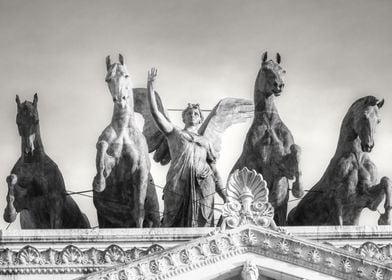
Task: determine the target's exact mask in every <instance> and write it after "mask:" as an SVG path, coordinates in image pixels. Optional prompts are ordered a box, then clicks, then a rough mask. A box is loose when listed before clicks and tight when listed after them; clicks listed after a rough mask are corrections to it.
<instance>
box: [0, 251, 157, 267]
mask: <svg viewBox="0 0 392 280" xmlns="http://www.w3.org/2000/svg"><path fill="white" fill-rule="evenodd" d="M162 250H163V247H161V246H160V245H157V244H154V245H152V246H150V247H148V248H143V249H142V248H133V249H130V250H123V249H122V248H121V247H119V246H117V245H110V246H109V247H107V248H106V249H105V250H98V249H96V248H91V249H88V250H83V251H82V250H81V249H79V248H78V247H76V246H74V245H68V246H66V247H65V248H64V249H63V250H61V251H59V250H53V249H51V248H49V249H47V250H44V251H39V250H37V249H36V248H34V247H32V246H30V245H27V246H25V247H24V248H22V249H21V250H19V251H13V250H10V249H4V250H0V274H19V273H23V274H35V273H53V272H54V273H87V272H94V271H99V270H102V269H103V268H108V267H111V266H113V265H117V264H125V263H129V262H131V261H133V260H135V259H138V258H140V257H143V256H146V255H150V254H153V253H155V252H158V251H162Z"/></svg>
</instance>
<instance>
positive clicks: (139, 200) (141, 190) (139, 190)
mask: <svg viewBox="0 0 392 280" xmlns="http://www.w3.org/2000/svg"><path fill="white" fill-rule="evenodd" d="M148 173H149V172H148V168H147V166H140V167H139V170H137V171H136V173H135V180H134V186H133V187H134V190H135V195H134V211H135V216H136V227H138V228H142V227H143V222H144V217H145V210H144V203H145V201H146V195H147V187H148Z"/></svg>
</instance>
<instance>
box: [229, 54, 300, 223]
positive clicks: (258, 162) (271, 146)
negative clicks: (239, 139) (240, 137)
mask: <svg viewBox="0 0 392 280" xmlns="http://www.w3.org/2000/svg"><path fill="white" fill-rule="evenodd" d="M280 60H281V57H280V55H279V54H277V57H276V62H275V61H272V60H267V53H264V54H263V58H262V64H261V69H260V70H259V73H258V75H257V78H256V82H255V89H254V104H255V115H254V119H253V123H252V125H251V127H250V129H249V131H248V133H247V135H246V140H245V143H244V147H243V150H242V154H241V156H240V158H239V159H238V160H237V162H236V164H235V165H234V167H233V169H232V172H233V171H234V170H236V169H242V168H244V167H247V168H248V169H254V170H256V171H257V172H258V173H261V174H262V175H263V177H264V179H265V180H266V181H267V186H268V189H269V201H270V202H271V204H272V205H273V207H274V208H275V216H274V220H275V222H276V223H277V225H285V224H286V214H287V202H288V198H289V187H290V184H289V179H295V182H294V183H293V188H292V192H293V195H294V196H295V197H301V196H302V195H303V189H302V185H301V181H300V180H301V170H300V166H299V161H300V153H301V149H300V147H299V146H297V145H296V144H295V143H294V138H293V136H292V134H291V132H290V130H289V129H288V128H287V127H286V125H285V124H284V123H283V121H282V120H281V118H280V116H279V114H278V110H277V108H276V106H275V103H274V99H275V96H276V97H277V96H280V94H281V93H282V90H283V87H284V82H283V75H284V74H285V70H283V68H282V67H281V66H280Z"/></svg>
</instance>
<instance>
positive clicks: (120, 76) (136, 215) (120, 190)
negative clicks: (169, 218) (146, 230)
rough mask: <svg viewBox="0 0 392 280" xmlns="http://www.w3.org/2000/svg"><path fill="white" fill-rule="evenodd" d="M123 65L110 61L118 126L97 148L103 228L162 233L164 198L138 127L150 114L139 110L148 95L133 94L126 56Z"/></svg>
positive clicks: (112, 125) (97, 198) (96, 196)
mask: <svg viewBox="0 0 392 280" xmlns="http://www.w3.org/2000/svg"><path fill="white" fill-rule="evenodd" d="M119 62H120V63H113V64H112V63H111V62H110V57H109V56H108V57H107V58H106V67H107V75H106V82H107V84H108V87H109V91H110V94H111V95H112V98H113V104H114V109H113V117H112V121H111V123H110V124H109V125H108V126H107V127H106V128H105V130H104V131H103V132H102V134H101V136H99V138H98V143H97V157H96V167H97V175H96V176H95V177H94V181H93V190H94V194H93V200H94V205H95V207H96V209H97V212H98V213H97V214H98V223H99V227H101V228H118V227H139V228H141V227H159V225H160V217H159V205H158V197H157V194H156V190H155V185H154V182H153V180H152V176H151V174H150V167H151V163H150V160H149V155H148V146H147V142H146V139H145V137H144V135H143V134H142V132H141V131H140V130H139V129H138V128H137V126H136V120H135V114H134V112H135V111H136V112H139V113H141V114H142V115H143V116H144V115H145V113H146V112H148V113H149V111H148V106H147V105H146V104H144V103H143V104H142V105H144V106H139V105H140V102H139V101H138V97H140V95H145V96H146V94H147V91H146V89H133V87H132V82H131V80H130V78H129V74H128V71H127V69H126V66H125V65H124V58H123V56H122V55H121V54H120V55H119ZM144 99H145V98H144ZM145 108H146V109H145ZM146 117H148V116H146Z"/></svg>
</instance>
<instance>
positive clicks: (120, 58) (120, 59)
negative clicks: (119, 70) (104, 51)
mask: <svg viewBox="0 0 392 280" xmlns="http://www.w3.org/2000/svg"><path fill="white" fill-rule="evenodd" d="M118 61H120V63H121V65H124V57H123V56H122V54H121V53H119V54H118Z"/></svg>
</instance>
